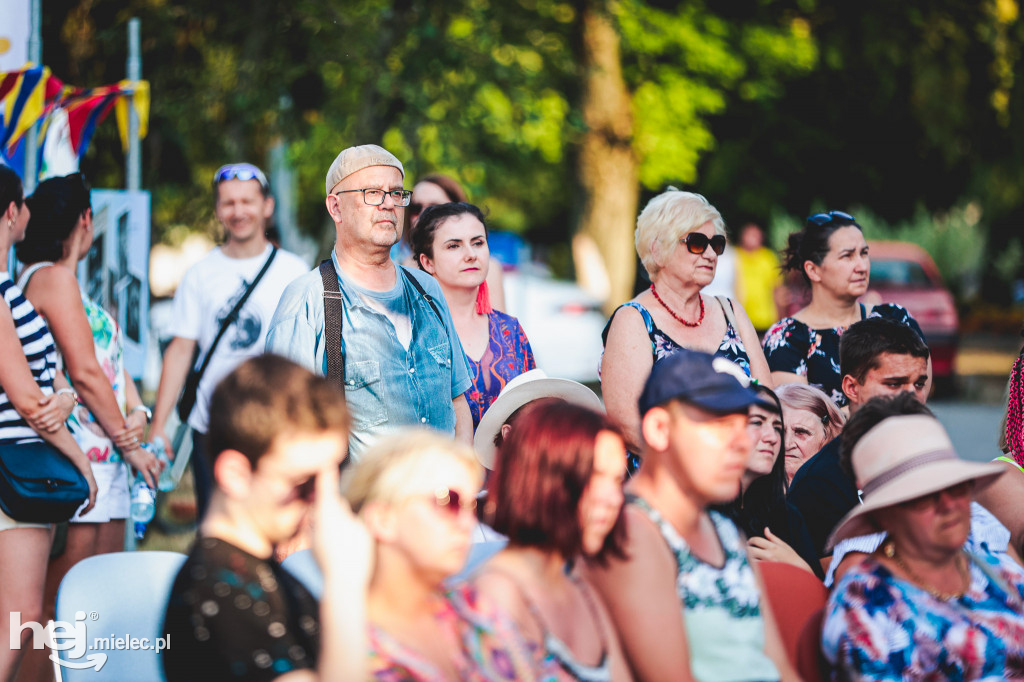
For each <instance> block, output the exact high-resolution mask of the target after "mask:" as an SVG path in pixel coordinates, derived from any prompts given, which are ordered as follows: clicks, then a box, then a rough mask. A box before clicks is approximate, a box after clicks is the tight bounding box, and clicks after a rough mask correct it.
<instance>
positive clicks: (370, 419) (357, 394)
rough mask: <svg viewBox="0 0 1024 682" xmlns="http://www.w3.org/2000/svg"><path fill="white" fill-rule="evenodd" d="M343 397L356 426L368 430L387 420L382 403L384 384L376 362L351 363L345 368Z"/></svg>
mask: <svg viewBox="0 0 1024 682" xmlns="http://www.w3.org/2000/svg"><path fill="white" fill-rule="evenodd" d="M345 397H346V399H347V401H348V403H349V406H350V408H351V413H352V418H353V421H355V423H356V425H357V426H358V427H361V428H368V427H371V426H377V425H379V424H383V423H384V422H386V421H387V420H388V410H387V406H386V405H385V402H384V384H383V383H382V382H381V380H380V363H379V362H377V361H376V360H367V361H366V362H353V363H349V364H347V365H346V367H345Z"/></svg>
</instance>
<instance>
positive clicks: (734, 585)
mask: <svg viewBox="0 0 1024 682" xmlns="http://www.w3.org/2000/svg"><path fill="white" fill-rule="evenodd" d="M626 501H627V504H630V505H632V506H634V507H635V508H636V509H638V510H639V511H640V512H642V513H643V514H644V515H645V516H647V518H649V519H650V520H651V522H652V523H654V525H655V526H656V527H657V528H658V531H659V532H660V533H661V537H662V539H663V540H665V544H667V545H668V547H669V550H671V552H672V556H673V557H675V560H676V569H677V574H676V594H677V595H678V596H679V602H680V606H681V608H682V612H683V622H684V624H685V626H686V637H687V639H688V640H689V645H690V665H691V667H692V668H693V674H694V677H695V678H696V679H698V680H721V681H722V682H729V681H733V682H739V681H741V680H742V681H748V680H749V681H752V680H778V679H779V673H778V671H777V670H776V668H775V664H774V663H772V661H771V659H769V658H768V656H767V655H766V654H765V653H764V643H765V632H764V628H765V624H764V615H763V612H762V611H761V595H760V592H759V591H758V588H757V582H756V581H755V580H754V571H753V569H751V568H750V564H749V563H748V562H747V553H746V548H745V547H744V543H743V538H742V537H740V532H739V530H738V529H737V528H736V526H735V525H734V524H733V522H732V521H730V520H729V519H727V518H726V517H724V516H722V515H721V514H719V513H718V512H715V511H709V512H708V514H709V515H710V516H711V521H712V522H713V523H714V525H715V532H716V533H717V534H718V540H719V542H720V543H721V545H722V550H723V551H724V552H725V563H724V564H723V565H722V566H721V567H716V566H712V565H711V564H708V563H705V562H704V561H703V560H701V559H700V558H698V557H697V556H695V555H694V554H693V553H692V552H691V551H690V546H689V545H688V544H687V543H686V540H684V539H683V537H682V536H681V535H679V533H677V532H676V530H675V528H674V527H673V526H672V524H670V523H669V522H668V521H667V520H666V519H665V518H664V517H662V516H661V514H660V513H658V511H657V510H656V509H655V508H654V507H652V506H651V505H650V504H649V503H648V502H647V501H646V500H644V499H643V498H642V497H637V496H635V495H629V496H627V500H626Z"/></svg>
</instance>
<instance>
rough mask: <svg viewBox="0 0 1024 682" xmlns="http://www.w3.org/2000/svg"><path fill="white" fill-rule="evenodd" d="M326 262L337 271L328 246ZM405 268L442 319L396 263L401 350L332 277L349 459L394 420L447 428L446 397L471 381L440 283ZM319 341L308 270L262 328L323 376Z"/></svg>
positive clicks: (376, 317) (320, 304)
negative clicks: (403, 322) (402, 304)
mask: <svg viewBox="0 0 1024 682" xmlns="http://www.w3.org/2000/svg"><path fill="white" fill-rule="evenodd" d="M331 261H332V262H333V263H334V269H335V271H337V272H339V273H340V272H341V269H340V268H339V266H338V259H337V256H336V255H335V253H334V252H333V251H332V252H331ZM405 273H407V274H408V275H409V276H411V277H416V278H417V280H418V281H419V283H420V285H421V286H422V287H423V289H424V290H425V291H426V292H427V293H428V294H429V295H430V296H431V298H433V299H434V304H435V305H436V306H437V308H438V310H439V311H440V313H441V320H443V322H444V324H442V323H441V321H439V320H438V319H437V315H436V314H435V313H434V311H433V309H432V308H431V307H430V304H429V303H427V301H426V300H425V299H424V298H423V297H422V296H420V294H419V292H418V291H416V288H415V287H414V286H413V285H412V283H411V282H410V281H409V279H408V277H406V275H405V274H404V273H403V272H402V271H401V270H399V271H398V272H397V273H396V275H397V277H398V279H399V281H400V282H402V284H403V287H404V290H405V301H406V305H407V306H408V307H409V310H408V312H409V315H410V322H411V326H412V339H411V341H410V342H409V349H408V350H406V349H405V348H403V347H402V344H401V343H399V341H398V337H397V336H396V334H395V327H394V325H393V324H392V323H391V320H389V319H388V318H387V317H385V316H384V315H383V314H382V313H380V312H378V311H377V310H374V309H373V308H371V307H370V306H368V305H367V304H366V303H365V302H364V301H363V299H362V298H361V297H360V296H359V295H358V294H357V293H356V292H355V291H354V290H353V288H352V287H351V286H350V285H348V284H347V283H346V281H345V278H343V277H341V276H340V274H339V277H338V285H339V289H340V290H341V295H342V301H343V303H342V307H343V310H344V313H343V314H344V321H343V325H342V341H341V347H342V352H343V353H344V356H345V399H346V401H347V403H348V409H349V414H350V416H351V419H352V430H351V433H350V434H349V455H350V456H351V457H352V458H353V459H354V460H358V459H359V455H360V454H361V453H362V452H363V450H365V449H366V447H367V446H369V445H370V444H371V443H372V442H373V441H374V440H376V439H377V438H379V437H380V436H382V435H384V434H386V433H388V432H390V431H394V430H395V429H397V428H399V427H401V426H408V425H413V424H416V425H424V426H430V427H433V428H435V429H437V430H439V431H443V432H445V433H449V434H452V435H454V434H455V409H454V407H453V406H452V400H454V399H455V398H457V397H458V396H460V395H462V393H464V392H465V391H466V389H468V388H469V387H470V384H471V380H470V378H469V369H468V368H467V366H466V360H465V355H464V354H463V352H462V344H461V343H459V337H458V335H457V334H456V333H455V326H454V324H453V323H452V318H451V313H449V311H448V305H447V304H446V303H445V300H444V295H443V294H442V293H441V287H440V286H439V285H438V283H437V282H436V281H435V280H434V278H433V277H431V276H430V275H427V274H426V273H423V272H419V271H415V270H406V271H405ZM326 345H327V344H326V343H325V339H324V286H323V280H322V279H321V278H320V272H319V270H313V271H312V272H309V273H307V274H305V275H303V276H302V277H300V278H298V279H297V280H295V281H294V282H292V283H291V284H289V285H288V288H287V289H285V291H284V294H283V295H282V296H281V302H280V303H279V304H278V306H277V311H276V312H275V313H274V319H273V320H272V321H271V323H270V331H269V332H268V333H267V352H269V353H276V354H278V355H283V356H285V357H287V358H291V359H292V360H294V361H295V362H297V363H299V364H300V365H302V366H304V367H306V368H308V369H309V370H311V371H313V372H316V373H317V374H319V375H321V376H327V353H326Z"/></svg>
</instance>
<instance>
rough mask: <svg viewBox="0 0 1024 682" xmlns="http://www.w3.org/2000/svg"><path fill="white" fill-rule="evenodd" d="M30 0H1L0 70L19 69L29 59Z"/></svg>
mask: <svg viewBox="0 0 1024 682" xmlns="http://www.w3.org/2000/svg"><path fill="white" fill-rule="evenodd" d="M30 1H31V0H0V71H17V70H18V69H20V68H21V67H23V66H25V62H27V61H28V34H29V30H30V26H29V13H30V12H29V3H30Z"/></svg>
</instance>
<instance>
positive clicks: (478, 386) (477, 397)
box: [466, 310, 537, 431]
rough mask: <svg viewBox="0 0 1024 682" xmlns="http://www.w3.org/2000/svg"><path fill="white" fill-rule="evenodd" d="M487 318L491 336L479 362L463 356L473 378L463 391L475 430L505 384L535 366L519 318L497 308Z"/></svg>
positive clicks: (535, 363)
mask: <svg viewBox="0 0 1024 682" xmlns="http://www.w3.org/2000/svg"><path fill="white" fill-rule="evenodd" d="M487 318H488V319H487V326H488V336H489V337H490V340H489V341H488V344H487V350H486V351H484V354H483V357H481V358H480V362H474V361H473V359H472V358H471V357H469V356H468V355H467V356H466V363H467V364H468V365H469V377H470V379H472V380H473V385H472V386H470V387H469V390H467V391H466V401H467V402H468V403H469V411H470V412H471V413H472V415H473V431H476V427H477V426H478V425H479V424H480V418H481V417H482V416H483V414H484V412H486V411H487V408H488V407H490V406H491V403H493V402H494V401H495V400H497V399H498V394H499V393H501V389H503V388H505V384H507V383H508V382H509V381H511V380H512V379H514V378H516V377H517V376H519V375H520V374H523V373H524V372H528V371H530V370H531V369H536V367H537V362H536V361H535V360H534V359H533V349H532V348H530V340H529V339H528V338H526V332H524V331H523V328H522V327H521V326H520V325H519V320H517V319H516V318H514V317H512V316H511V315H506V314H505V313H503V312H501V311H500V310H493V311H491V313H490V314H488V316H487Z"/></svg>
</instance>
